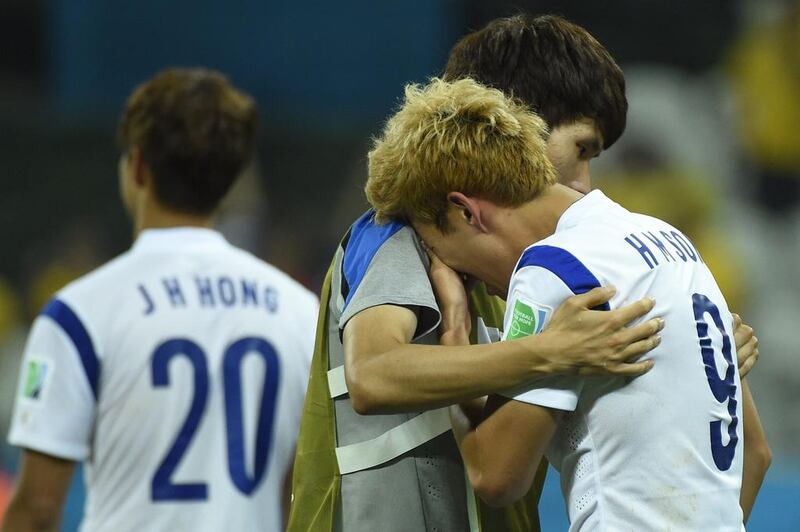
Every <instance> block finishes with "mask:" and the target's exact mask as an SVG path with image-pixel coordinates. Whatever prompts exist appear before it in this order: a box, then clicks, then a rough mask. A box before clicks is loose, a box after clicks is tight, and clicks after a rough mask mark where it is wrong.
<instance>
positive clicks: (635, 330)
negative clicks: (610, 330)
mask: <svg viewBox="0 0 800 532" xmlns="http://www.w3.org/2000/svg"><path fill="white" fill-rule="evenodd" d="M664 324H665V321H664V318H652V319H649V320H647V321H645V322H642V323H640V324H639V325H636V326H634V327H628V328H627V329H622V330H621V331H620V332H619V333H617V338H618V340H619V343H620V344H621V345H625V344H630V343H633V342H637V341H639V340H644V339H647V338H649V337H651V336H654V335H656V334H658V333H659V332H661V330H663V329H664Z"/></svg>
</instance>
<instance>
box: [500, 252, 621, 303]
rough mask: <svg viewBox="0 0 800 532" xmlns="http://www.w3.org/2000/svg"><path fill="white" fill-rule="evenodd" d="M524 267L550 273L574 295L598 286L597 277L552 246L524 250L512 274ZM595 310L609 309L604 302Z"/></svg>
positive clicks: (572, 256)
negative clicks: (537, 267)
mask: <svg viewBox="0 0 800 532" xmlns="http://www.w3.org/2000/svg"><path fill="white" fill-rule="evenodd" d="M526 266H539V267H540V268H544V269H546V270H549V271H551V272H552V273H553V274H554V275H555V276H557V277H558V278H559V279H561V280H562V281H564V284H565V285H567V286H568V287H569V289H570V290H572V293H573V294H576V295H577V294H585V293H586V292H588V291H589V290H591V289H592V288H597V287H599V286H600V281H598V280H597V277H595V276H594V274H593V273H592V272H590V271H589V269H588V268H587V267H586V266H584V264H583V263H582V262H581V261H580V260H578V259H577V257H575V255H573V254H572V253H570V252H569V251H566V250H564V249H561V248H557V247H554V246H534V247H532V248H528V249H527V250H525V253H523V254H522V257H521V258H520V259H519V263H518V264H517V269H516V270H515V271H514V273H516V272H518V271H519V270H521V269H522V268H524V267H526ZM597 310H611V307H610V306H609V304H608V302H606V303H603V304H602V305H600V306H599V307H597Z"/></svg>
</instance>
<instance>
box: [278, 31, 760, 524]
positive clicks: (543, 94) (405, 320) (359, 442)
mask: <svg viewBox="0 0 800 532" xmlns="http://www.w3.org/2000/svg"><path fill="white" fill-rule="evenodd" d="M445 75H446V76H447V77H453V78H457V77H461V76H464V75H472V76H476V77H478V78H480V77H484V78H489V81H486V82H487V83H489V82H491V83H494V84H495V85H496V86H498V87H499V88H501V89H503V90H508V91H510V92H513V93H514V94H515V95H516V96H517V97H518V98H521V99H522V100H524V101H525V102H526V103H528V104H529V105H532V106H534V107H535V108H540V107H541V108H543V109H544V108H546V112H545V111H543V112H544V116H545V117H546V118H547V120H548V121H549V123H550V124H551V125H552V127H553V130H552V133H551V135H550V137H549V141H548V155H549V156H550V157H551V158H552V159H553V161H554V162H555V164H556V168H557V170H558V173H559V178H560V179H561V180H562V181H563V182H565V183H568V184H570V185H571V186H573V187H576V188H579V189H581V190H588V189H589V186H590V182H589V172H588V167H589V161H590V160H591V158H592V157H594V156H596V155H597V154H598V153H599V151H600V150H601V149H604V148H608V147H609V146H610V145H611V144H613V142H614V141H615V140H616V139H617V138H618V137H619V136H620V135H621V134H622V131H623V129H624V124H625V114H626V110H627V101H626V100H625V93H624V87H625V81H624V77H623V76H622V71H621V70H620V69H619V67H618V66H617V65H616V63H615V62H614V60H613V58H611V56H610V55H609V54H608V52H607V51H606V50H605V49H604V48H603V47H602V45H600V44H599V43H598V42H597V41H596V40H595V39H594V38H592V37H591V35H589V33H588V32H586V30H584V29H583V28H580V27H578V26H576V25H574V24H571V23H569V22H567V21H565V20H563V19H561V18H558V17H537V18H535V19H534V18H531V17H513V18H511V19H498V20H496V21H494V22H492V23H490V24H489V25H488V26H487V27H486V28H484V29H483V30H480V31H478V32H474V33H471V34H469V35H468V36H466V37H465V38H464V39H462V40H461V41H460V42H459V43H458V44H456V46H455V47H454V48H453V50H452V52H451V54H450V59H449V60H448V63H447V68H446V70H445ZM427 267H428V264H427V257H426V256H425V254H424V252H422V250H421V249H420V246H419V243H418V241H417V239H416V236H415V235H414V234H413V232H411V231H410V230H409V228H407V227H403V226H402V224H399V223H398V224H392V225H390V226H379V225H376V224H375V222H374V220H373V218H372V214H371V213H367V214H365V215H364V216H363V217H362V218H361V219H359V220H358V221H357V222H356V223H355V224H353V226H352V227H351V229H350V230H349V231H348V232H347V235H346V236H345V238H344V239H343V241H342V244H341V245H340V246H339V249H338V250H337V253H336V256H335V257H334V261H333V264H332V267H331V270H330V273H329V279H328V281H329V282H328V283H326V285H325V287H324V289H323V293H322V296H321V300H322V311H321V315H320V317H321V319H320V320H319V323H318V326H319V329H318V337H317V344H316V351H315V358H314V362H313V364H312V371H311V378H310V381H309V392H308V396H307V401H306V406H305V409H304V413H303V423H302V427H301V435H300V438H299V441H298V454H297V459H296V462H295V484H294V489H293V492H294V504H293V506H292V514H291V519H290V530H292V531H310V530H313V531H317V530H340V529H343V528H344V529H346V530H375V529H381V530H407V529H426V530H435V529H436V528H437V527H439V528H443V529H446V530H461V529H464V527H465V524H464V523H465V521H466V519H467V516H466V515H465V514H466V512H467V510H468V508H466V503H465V501H467V502H468V501H469V499H465V497H464V495H463V493H464V489H465V487H464V485H463V482H462V481H461V480H460V479H461V477H462V476H463V471H462V469H461V465H460V464H459V463H458V458H457V457H455V456H454V455H455V453H456V450H455V444H454V442H453V441H452V438H451V437H450V436H449V434H444V435H442V433H444V432H446V431H447V429H448V428H449V420H448V419H447V416H446V415H443V414H444V412H443V411H442V410H433V411H430V409H433V408H436V407H441V406H443V405H447V404H449V403H452V402H455V401H456V400H457V399H458V398H460V397H476V396H478V395H481V394H482V393H486V392H488V391H498V390H500V389H502V388H504V387H509V386H513V385H515V384H513V383H512V382H511V381H512V380H517V381H519V380H525V379H526V378H527V377H525V376H523V375H521V374H520V373H515V371H516V370H515V368H518V367H520V365H523V366H525V368H526V370H525V371H526V372H527V371H530V370H532V369H533V368H532V367H531V365H530V364H529V363H527V362H521V361H520V359H519V358H517V357H516V356H515V355H508V358H503V357H502V356H498V355H491V356H490V357H485V356H484V357H479V356H477V355H475V354H470V353H464V352H461V353H457V352H452V351H451V352H449V353H447V355H446V356H445V355H444V353H442V352H441V351H435V350H433V345H435V344H436V343H439V336H438V335H437V333H436V322H437V320H438V318H439V307H438V306H437V304H436V301H435V298H434V296H433V294H432V292H431V287H430V284H429V282H428V280H427V277H426V274H425V273H426V270H427ZM459 289H460V288H459ZM460 290H462V291H463V289H460ZM587 297H590V298H591V301H589V300H586V299H583V300H581V299H572V300H570V301H571V303H569V306H567V307H566V308H565V309H564V310H562V312H561V313H560V314H559V313H556V315H557V316H563V317H564V318H565V319H571V318H570V317H569V315H568V314H566V312H567V311H568V309H569V308H570V307H572V308H573V309H574V308H575V307H574V305H575V304H576V303H578V302H579V303H582V304H584V305H586V306H593V305H594V304H600V300H598V299H596V297H597V293H596V292H589V294H587ZM603 302H605V300H603ZM470 308H471V313H472V315H473V316H472V317H473V321H474V326H473V327H471V329H472V338H473V340H478V339H482V340H484V341H485V340H489V339H494V338H493V334H492V333H494V334H496V333H497V328H500V327H501V325H502V314H503V310H502V306H501V305H500V304H499V303H498V302H497V300H496V298H490V297H489V296H488V295H487V293H486V290H485V287H484V286H483V285H482V284H479V285H478V286H477V287H475V288H474V289H473V290H472V291H471V292H470ZM583 314H585V315H583V316H582V315H581V314H575V315H574V317H577V318H579V319H580V322H581V323H583V324H586V325H588V324H589V323H588V322H587V320H595V319H599V318H600V316H599V315H598V314H593V313H589V312H584V313H583ZM476 316H478V317H480V319H479V320H478V319H475V318H476ZM446 318H447V317H446V316H445V319H446ZM556 323H558V320H555V322H551V324H556ZM573 323H575V324H577V323H578V321H575V322H573ZM487 325H488V326H489V328H487V327H486V326H487ZM568 327H571V326H568ZM492 328H494V331H492V330H489V329H492ZM555 331H556V329H553V331H552V332H555ZM562 331H563V329H562ZM552 336H553V338H558V335H556V334H553V335H552ZM736 339H737V343H738V344H739V345H740V346H742V348H743V349H741V350H740V351H739V354H740V355H741V362H742V364H743V366H742V367H743V368H744V369H745V370H746V369H749V368H750V367H752V364H753V363H754V362H755V360H756V359H757V356H758V350H757V349H756V348H755V345H754V340H753V338H752V329H750V328H749V327H746V326H740V327H739V328H738V329H737V336H736ZM410 343H416V344H420V343H421V344H425V345H429V346H430V347H426V348H424V349H423V348H421V347H420V346H414V347H413V348H412V347H411V346H409V345H408V344H410ZM631 369H633V368H631ZM348 391H349V394H348ZM422 410H426V411H427V412H426V413H425V417H424V418H422V419H417V418H419V417H421V416H417V415H416V414H417V413H419V412H420V411H422ZM363 414H379V415H370V416H364V415H363ZM415 419H416V421H414V420H415ZM411 421H413V423H408V422H411ZM420 429H424V430H420ZM405 431H412V432H413V434H414V437H413V438H409V437H405ZM398 436H403V437H401V438H398ZM430 438H435V439H434V440H433V441H431V442H430V443H428V441H429V440H430ZM398 441H399V442H402V444H403V445H396V442H398ZM375 449H380V450H379V451H375ZM544 471H545V467H542V468H541V469H540V474H539V476H538V477H537V482H536V483H535V484H540V483H541V482H542V481H543V476H544ZM538 496H539V491H538V486H537V485H534V487H533V488H532V490H531V493H530V495H529V496H528V497H526V500H525V501H523V502H522V503H519V504H516V505H515V506H514V507H513V508H510V509H507V510H501V511H496V510H494V509H492V508H488V507H485V506H484V507H481V508H477V509H475V510H476V511H475V512H474V513H473V514H471V516H470V517H472V518H473V521H474V520H478V521H480V525H482V527H483V529H484V530H492V531H495V530H497V531H501V530H520V529H530V528H538V516H537V509H536V504H537V501H538ZM387 501H391V503H387ZM476 514H477V515H476ZM442 523H444V525H442Z"/></svg>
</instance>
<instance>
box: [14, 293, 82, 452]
mask: <svg viewBox="0 0 800 532" xmlns="http://www.w3.org/2000/svg"><path fill="white" fill-rule="evenodd" d="M97 371H98V365H97V358H96V355H95V353H94V349H93V347H92V342H91V338H90V337H89V335H88V333H87V331H86V329H85V328H84V327H83V325H82V323H81V322H80V320H79V319H78V318H77V316H76V315H75V314H74V313H73V312H72V311H71V309H70V308H69V307H67V306H66V305H65V304H64V303H62V302H60V301H58V300H54V301H53V302H51V303H50V304H49V305H48V306H47V307H46V308H45V310H44V311H43V313H42V315H40V316H39V317H38V318H37V319H36V321H35V322H34V324H33V328H32V329H31V333H30V336H29V337H28V342H27V345H26V347H25V354H24V356H23V360H22V366H21V368H20V377H19V382H18V386H17V395H16V399H15V405H14V412H13V417H12V421H11V430H10V433H9V436H8V440H9V443H11V444H12V445H17V446H20V447H24V448H28V449H32V450H35V451H39V452H42V453H45V454H49V455H52V456H56V457H59V458H64V459H67V460H75V461H80V460H84V459H85V458H86V457H88V456H89V450H90V443H91V434H92V427H93V423H94V417H95V409H96V391H97Z"/></svg>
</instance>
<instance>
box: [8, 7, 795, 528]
mask: <svg viewBox="0 0 800 532" xmlns="http://www.w3.org/2000/svg"><path fill="white" fill-rule="evenodd" d="M520 9H525V10H528V11H530V12H533V13H547V12H554V13H559V14H562V15H564V16H566V17H567V18H570V19H572V20H574V21H575V22H577V23H579V24H581V25H584V26H585V27H586V28H588V29H589V30H590V31H591V32H592V33H593V34H594V35H595V36H596V37H597V38H598V39H599V40H600V41H601V42H602V43H604V44H605V45H606V46H607V47H608V48H609V50H610V51H611V53H612V54H613V55H614V56H615V57H616V58H617V60H618V61H619V63H620V64H621V65H622V66H623V69H624V70H625V74H626V77H627V81H628V99H629V102H630V113H629V120H628V128H627V131H626V133H625V135H624V136H623V137H622V139H621V140H620V141H619V142H618V143H617V145H615V146H614V147H613V148H612V149H611V150H610V151H609V152H608V153H604V154H603V155H602V157H601V158H600V159H599V160H598V161H596V165H595V167H594V172H593V173H594V179H595V185H596V186H598V187H600V188H603V189H604V190H606V192H607V193H608V194H609V195H610V196H611V197H612V198H614V199H617V200H618V201H621V202H622V203H624V204H625V205H626V206H627V207H629V208H632V209H635V210H640V211H643V212H647V213H650V214H654V215H657V216H660V217H662V218H665V219H667V220H669V221H671V222H672V223H674V224H676V225H678V226H679V227H681V228H682V229H684V230H685V232H686V233H687V234H689V235H690V236H691V237H692V238H693V239H694V241H695V242H696V243H697V244H698V247H699V248H700V249H701V252H702V253H703V254H704V257H705V258H706V260H707V262H708V263H709V264H710V265H711V267H712V270H713V271H714V272H715V274H716V275H717V277H718V279H719V280H720V284H721V285H723V289H724V290H725V291H726V293H727V294H728V296H729V299H730V304H731V307H732V308H735V309H736V310H737V311H739V312H740V313H741V314H742V315H743V316H744V317H745V320H746V321H748V322H750V323H752V324H753V325H754V327H755V329H756V333H757V335H758V337H759V339H760V340H761V344H760V345H761V352H762V354H763V357H762V358H761V361H760V362H759V364H758V366H757V368H756V369H755V370H754V372H753V373H752V374H751V375H752V376H751V378H750V380H751V386H752V389H753V393H754V395H755V396H756V400H757V402H758V405H759V409H760V411H761V415H762V419H763V422H764V425H765V427H766V430H767V433H768V436H769V440H770V443H771V445H772V449H773V452H774V455H775V458H774V461H773V465H772V468H771V470H770V472H769V474H768V476H767V480H766V485H765V486H764V488H763V490H762V492H761V495H760V497H759V500H758V502H757V504H756V508H755V511H754V514H753V516H752V519H751V523H750V526H749V527H748V528H749V529H750V530H755V531H760V530H768V531H784V530H785V531H797V530H800V445H799V444H798V441H800V360H798V351H799V349H798V347H797V345H798V340H797V336H796V335H797V332H798V325H797V319H798V317H800V312H798V306H800V282H798V280H797V275H798V273H797V272H798V271H800V131H799V129H800V1H796V0H704V1H702V2H697V1H694V0H672V1H670V2H643V1H641V0H609V1H606V2H594V1H583V0H581V1H577V0H575V1H571V2H558V1H555V0H530V1H525V0H516V1H511V0H496V1H493V2H484V1H481V0H382V1H379V2H376V1H368V0H342V1H339V2H310V1H304V0H297V1H294V2H274V1H264V0H258V1H257V0H239V1H238V2H225V3H223V2H213V1H211V0H194V1H192V2H189V1H185V0H180V1H177V0H176V1H174V2H162V1H160V0H138V1H136V2H123V1H121V0H107V1H104V2H90V1H87V0H2V1H1V2H0V49H2V54H0V139H1V140H0V160H2V174H0V176H2V177H1V179H2V193H0V226H2V228H3V229H2V231H0V432H1V433H2V434H3V435H5V433H6V431H7V427H8V421H9V413H10V410H11V401H12V399H13V392H14V386H15V381H16V376H17V367H18V364H19V358H20V354H21V350H22V345H23V342H24V339H25V335H26V331H27V327H28V326H29V324H30V322H31V320H32V318H33V317H34V316H35V315H36V313H37V312H38V310H39V309H40V308H41V307H42V305H43V303H44V302H45V301H46V300H47V299H48V298H49V297H50V295H51V294H52V293H53V291H55V290H57V289H58V288H60V287H61V286H62V285H63V284H65V283H66V282H68V281H69V280H71V279H73V278H75V277H77V276H79V275H81V274H83V273H85V272H87V271H88V270H90V269H92V268H94V267H95V266H97V265H98V264H100V263H101V262H103V261H105V260H107V259H109V258H110V257H112V256H113V255H115V254H117V253H119V252H121V251H122V250H124V249H125V248H126V247H127V246H128V245H129V243H130V233H131V228H130V226H129V224H128V222H127V220H126V218H125V215H124V214H123V212H122V208H121V204H120V202H119V200H118V199H117V198H118V195H117V157H118V152H117V149H116V147H115V143H114V141H115V126H116V119H117V116H118V113H119V112H120V110H121V106H122V103H123V101H124V99H125V97H126V96H127V94H128V93H129V91H130V90H131V88H132V87H133V86H134V85H135V84H136V83H138V82H140V81H142V80H144V79H146V78H147V77H149V76H151V75H152V74H154V73H155V72H156V71H158V70H159V69H161V68H163V67H165V66H168V65H185V66H194V65H206V66H210V67H213V68H216V69H219V70H221V71H223V72H225V73H226V74H227V75H228V76H229V77H230V78H231V80H232V81H233V82H234V83H235V84H237V85H238V86H240V87H242V88H244V89H246V90H247V91H249V92H250V93H252V94H253V95H255V96H256V98H257V100H258V102H259V106H260V110H261V115H262V127H261V140H260V149H259V157H258V161H257V163H256V164H255V165H254V166H253V167H252V168H250V169H249V170H248V172H247V176H246V178H245V179H243V180H242V182H241V183H240V184H239V186H238V188H237V189H236V190H235V191H234V193H233V194H232V195H231V197H230V198H229V201H228V205H227V207H226V209H225V210H224V213H223V215H222V216H221V218H220V227H221V229H222V230H223V231H224V232H225V234H226V235H227V236H228V238H229V239H230V240H232V241H233V242H234V243H237V244H239V245H242V246H244V247H246V248H248V249H250V250H252V251H254V252H255V253H257V254H258V255H260V256H262V257H263V258H265V259H267V260H268V261H270V262H272V263H274V264H276V265H278V266H279V267H281V268H283V269H285V270H288V271H289V272H290V273H292V274H293V275H294V276H295V277H296V278H298V279H300V280H301V281H302V282H304V283H305V284H306V285H308V286H309V287H311V288H312V289H317V288H318V286H319V284H320V282H321V278H322V275H323V274H324V270H325V268H326V267H327V265H328V261H329V259H330V257H331V254H332V252H333V249H334V246H335V245H336V243H337V241H338V239H339V237H340V236H341V233H342V232H343V230H344V229H345V227H346V226H347V225H348V224H349V223H350V222H351V221H352V219H353V218H354V217H355V216H356V215H357V214H359V213H360V211H362V210H363V209H364V207H365V201H364V198H363V194H362V192H361V188H362V183H363V181H364V179H365V171H366V165H365V153H366V149H367V146H368V145H369V139H370V136H371V135H372V134H373V133H375V132H376V131H377V130H378V128H379V126H380V124H381V121H382V120H383V119H384V117H386V115H387V114H388V113H389V111H390V110H391V109H392V107H393V106H394V105H395V103H396V102H397V99H398V97H399V96H400V94H401V90H402V87H403V85H404V84H405V83H407V82H409V81H423V80H425V79H426V78H427V77H429V76H432V75H435V74H437V73H438V72H439V69H440V68H441V67H442V66H443V64H444V60H445V57H446V56H447V52H448V50H449V48H450V46H451V45H452V44H453V43H454V42H455V41H456V39H457V38H458V37H459V36H461V35H463V34H464V33H466V32H467V31H469V30H471V29H477V28H479V27H481V26H482V25H483V24H484V23H485V22H487V21H488V20H490V19H492V18H495V17H497V16H504V15H510V14H514V13H515V12H517V11H518V10H520ZM15 467H16V452H15V450H14V449H12V448H10V447H8V446H7V445H6V444H5V443H3V444H0V515H2V513H1V512H2V508H3V507H4V504H5V501H6V499H7V497H8V494H9V491H10V489H11V486H12V483H13V476H14V469H15ZM81 504H82V488H81V486H80V481H79V480H77V481H76V482H75V488H74V489H73V492H72V494H71V497H70V504H69V507H68V509H67V512H66V515H65V521H64V530H75V529H76V523H77V522H78V520H79V519H80V515H81ZM541 508H542V514H543V525H544V530H547V531H549V530H564V529H565V527H566V525H565V523H566V521H565V518H564V511H563V505H562V502H561V499H560V495H559V493H558V479H557V475H556V474H553V475H551V477H550V480H549V481H548V489H547V492H546V493H545V495H544V497H543V502H542V505H541Z"/></svg>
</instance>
